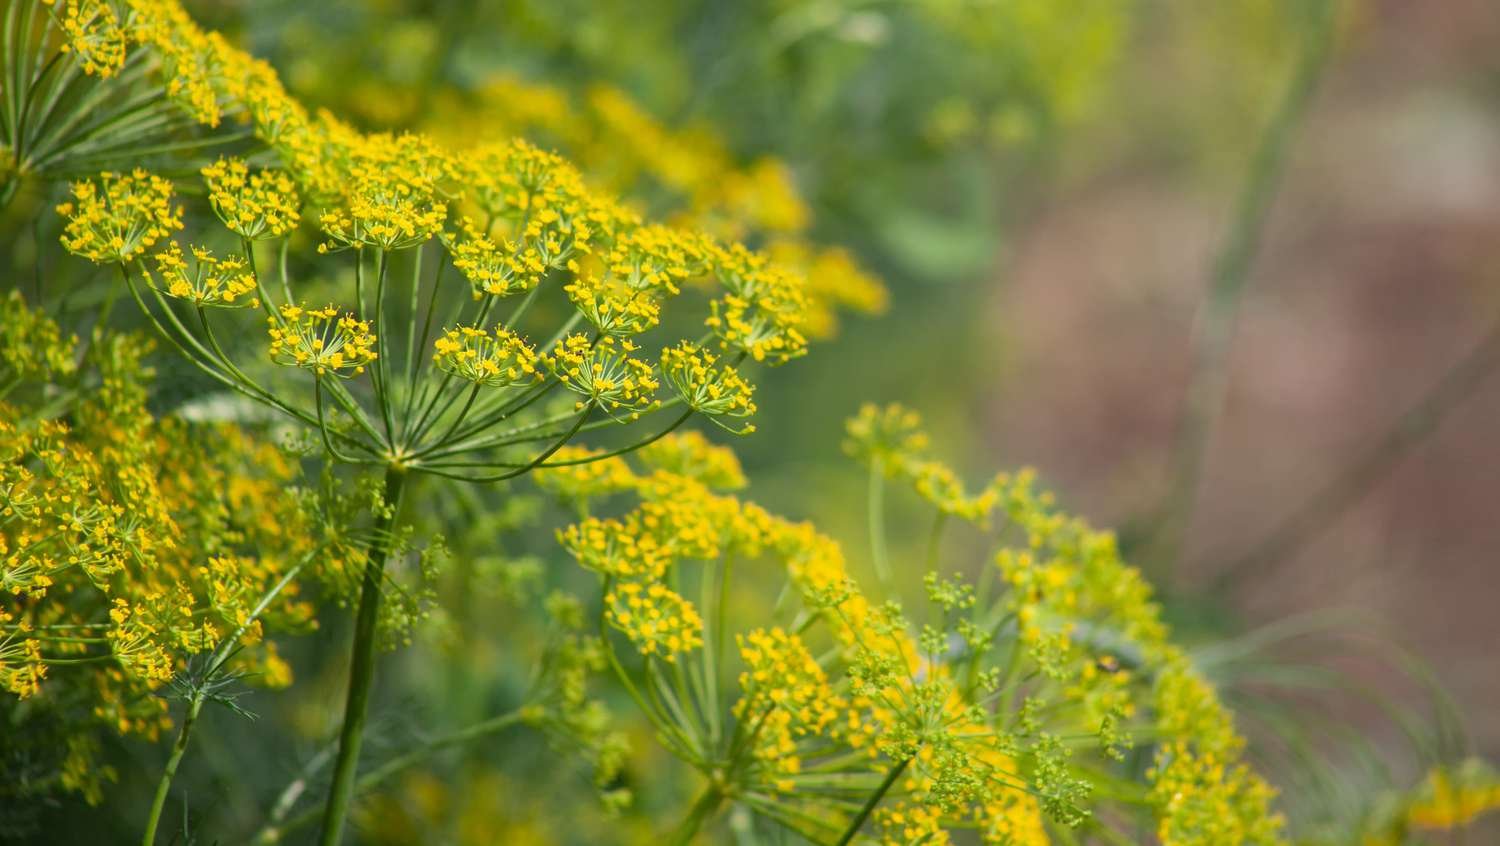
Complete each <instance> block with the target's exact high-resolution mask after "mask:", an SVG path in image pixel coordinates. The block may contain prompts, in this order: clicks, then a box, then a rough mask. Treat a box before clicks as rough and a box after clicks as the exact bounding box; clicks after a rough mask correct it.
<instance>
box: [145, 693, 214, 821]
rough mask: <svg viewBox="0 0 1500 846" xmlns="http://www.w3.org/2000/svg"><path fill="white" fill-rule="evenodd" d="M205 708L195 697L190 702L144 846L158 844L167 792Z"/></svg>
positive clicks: (160, 784) (160, 785) (159, 785)
mask: <svg viewBox="0 0 1500 846" xmlns="http://www.w3.org/2000/svg"><path fill="white" fill-rule="evenodd" d="M202 708H203V699H202V697H199V696H194V697H193V698H192V699H191V700H189V701H188V709H187V716H185V717H183V719H182V729H181V730H179V731H178V732H177V741H176V742H175V743H173V744H172V756H171V757H170V758H168V759H167V767H166V769H164V770H162V773H161V780H160V781H158V782H157V783H156V796H155V797H154V798H153V799H152V800H151V815H150V816H148V817H147V818H146V831H145V833H144V834H142V835H141V844H142V846H152V844H154V843H156V827H157V826H158V825H160V824H161V812H162V809H163V808H165V807H166V805H167V792H168V791H169V790H171V788H172V779H173V777H175V776H176V775H177V765H178V764H179V763H181V761H182V755H183V753H184V752H186V751H187V747H188V737H189V735H191V734H192V732H193V723H194V722H195V721H197V719H198V711H199V710H201V709H202Z"/></svg>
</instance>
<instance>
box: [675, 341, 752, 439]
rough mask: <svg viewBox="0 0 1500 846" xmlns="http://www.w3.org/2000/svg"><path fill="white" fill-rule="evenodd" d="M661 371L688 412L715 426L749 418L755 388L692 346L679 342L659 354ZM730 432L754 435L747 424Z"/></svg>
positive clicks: (710, 355)
mask: <svg viewBox="0 0 1500 846" xmlns="http://www.w3.org/2000/svg"><path fill="white" fill-rule="evenodd" d="M661 370H662V376H663V378H665V379H666V380H667V384H669V385H671V386H672V388H673V389H674V390H676V391H677V395H678V396H679V397H681V398H682V401H683V402H684V403H685V404H686V405H687V407H688V408H691V409H692V410H694V411H696V412H698V413H700V414H703V415H705V416H707V417H708V418H709V419H710V420H713V421H714V422H715V423H719V421H718V420H717V418H719V417H723V416H727V417H749V416H750V415H752V414H754V413H755V400H754V399H753V398H752V397H753V396H754V394H755V387H754V386H753V385H751V384H749V383H748V382H746V381H745V380H744V379H742V378H740V374H739V371H737V370H735V369H734V367H733V366H731V365H728V364H724V365H720V364H719V363H718V357H717V356H715V355H714V354H713V353H710V352H705V351H704V350H701V349H699V348H698V347H697V346H696V345H694V344H691V343H689V342H687V341H683V342H682V343H680V344H678V345H677V346H675V347H668V348H667V349H664V350H662V352H661ZM719 425H721V426H723V425H724V424H722V423H719ZM725 428H728V427H725ZM731 431H734V432H735V433H736V434H742V435H743V434H749V433H750V432H753V431H755V427H754V426H753V425H751V424H748V423H747V424H745V425H744V426H742V427H741V428H739V429H735V430H731Z"/></svg>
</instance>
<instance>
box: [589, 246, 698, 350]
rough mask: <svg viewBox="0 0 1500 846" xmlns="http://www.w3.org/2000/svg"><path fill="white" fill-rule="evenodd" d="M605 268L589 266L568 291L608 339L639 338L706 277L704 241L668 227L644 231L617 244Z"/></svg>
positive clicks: (604, 258) (603, 258) (604, 260)
mask: <svg viewBox="0 0 1500 846" xmlns="http://www.w3.org/2000/svg"><path fill="white" fill-rule="evenodd" d="M608 246H609V249H608V252H607V253H605V254H604V255H602V256H601V257H600V262H601V264H602V265H603V267H602V269H599V270H596V269H594V268H593V267H591V266H590V265H584V266H583V268H582V269H581V272H580V273H579V274H578V275H577V277H576V278H575V279H574V280H573V282H572V283H571V284H569V285H567V286H565V287H564V289H563V290H565V291H567V293H568V296H569V297H571V298H572V299H573V302H574V304H576V305H577V306H578V310H579V312H581V313H582V314H583V316H584V317H585V318H586V319H587V320H588V321H589V322H590V323H592V324H594V327H595V328H596V329H598V330H599V331H600V332H602V333H604V334H607V335H638V334H640V333H642V332H644V331H646V330H647V329H650V328H651V327H653V326H655V325H656V324H657V323H658V322H660V321H661V301H662V299H664V298H665V297H668V296H673V295H676V294H678V293H680V292H681V290H682V289H681V287H680V286H681V283H682V282H683V281H684V280H686V279H687V278H688V277H689V276H692V275H696V274H697V273H699V272H701V268H702V266H703V244H702V239H701V238H699V237H698V236H695V235H692V234H690V233H686V232H680V231H677V230H673V229H669V228H667V227H664V226H642V227H638V228H634V229H629V230H626V231H624V232H621V233H620V234H619V235H617V236H616V237H614V238H612V239H611V243H609V245H608Z"/></svg>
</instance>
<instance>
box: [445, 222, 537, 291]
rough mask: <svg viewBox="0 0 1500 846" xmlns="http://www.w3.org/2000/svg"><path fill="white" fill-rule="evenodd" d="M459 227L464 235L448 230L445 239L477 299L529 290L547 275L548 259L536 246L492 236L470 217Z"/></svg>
mask: <svg viewBox="0 0 1500 846" xmlns="http://www.w3.org/2000/svg"><path fill="white" fill-rule="evenodd" d="M459 228H460V229H461V230H462V233H463V234H462V235H461V236H456V235H449V234H447V233H444V234H443V243H444V244H445V245H446V246H447V247H448V252H449V253H451V254H452V256H453V266H454V267H456V268H458V270H459V272H460V273H462V274H463V275H464V278H465V279H467V280H469V285H470V286H471V287H472V288H473V289H474V299H476V300H477V299H479V298H481V297H483V296H484V295H486V294H489V295H491V296H496V297H504V296H509V295H510V294H514V293H517V292H520V291H529V290H531V289H532V288H535V287H536V286H537V285H538V284H540V283H541V281H542V277H544V276H546V275H547V269H548V264H547V261H546V259H545V258H544V256H543V254H542V253H541V252H540V251H539V250H537V249H536V248H535V247H534V246H530V245H527V244H525V243H524V242H515V241H510V240H507V239H504V238H501V239H499V240H495V239H492V238H490V237H489V236H488V235H486V234H485V232H484V230H483V229H482V228H481V227H480V226H479V225H478V224H477V223H475V222H474V221H473V220H472V219H470V218H467V217H465V218H464V219H463V220H461V221H460V222H459Z"/></svg>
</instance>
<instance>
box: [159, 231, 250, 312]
mask: <svg viewBox="0 0 1500 846" xmlns="http://www.w3.org/2000/svg"><path fill="white" fill-rule="evenodd" d="M192 250H193V268H192V270H191V271H189V270H188V263H187V259H186V258H184V257H183V254H182V247H181V246H179V245H178V244H177V242H176V241H169V242H167V246H166V247H165V248H164V249H162V250H159V251H157V252H156V254H155V255H153V256H152V258H153V259H155V261H156V272H157V273H158V274H160V276H161V280H160V282H158V280H157V278H156V276H153V275H152V274H150V273H149V272H145V271H143V273H145V276H146V280H147V282H148V283H149V284H150V285H151V286H152V287H153V288H156V289H158V290H160V291H164V292H166V293H168V294H170V295H172V296H174V297H177V298H178V299H182V300H187V301H188V302H191V303H193V304H194V305H197V306H200V307H216V308H240V307H250V308H259V307H260V300H259V299H256V298H255V297H253V296H248V295H249V294H251V293H252V292H254V291H255V287H256V285H255V276H254V274H252V273H251V272H250V267H249V264H248V263H247V262H246V261H245V259H244V258H242V257H240V256H225V257H224V258H222V259H221V258H218V257H216V256H215V255H214V254H213V253H211V252H209V251H208V249H207V248H205V247H193V248H192Z"/></svg>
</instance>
